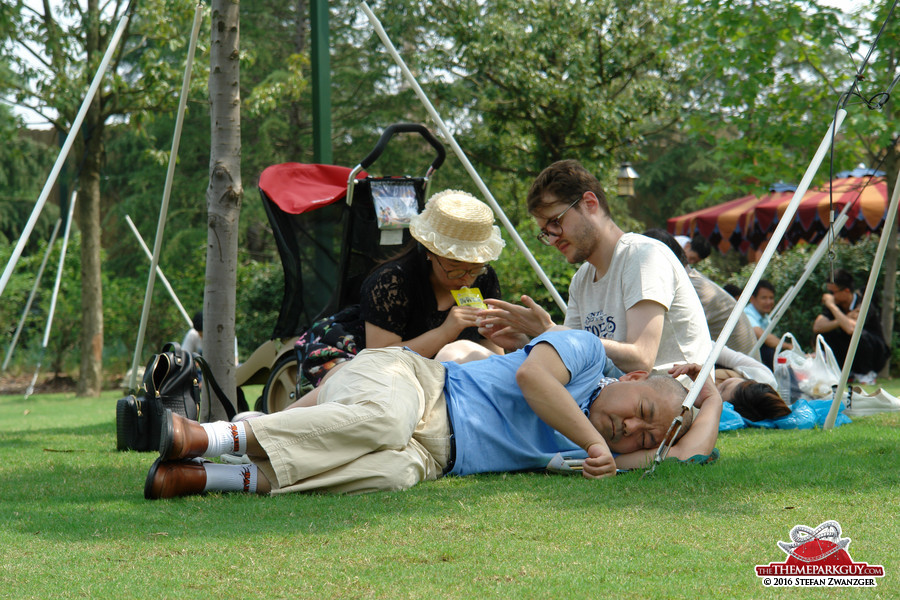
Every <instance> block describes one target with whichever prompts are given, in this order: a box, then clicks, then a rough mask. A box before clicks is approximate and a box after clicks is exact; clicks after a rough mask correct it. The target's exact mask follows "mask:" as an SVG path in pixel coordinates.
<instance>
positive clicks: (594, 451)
mask: <svg viewBox="0 0 900 600" xmlns="http://www.w3.org/2000/svg"><path fill="white" fill-rule="evenodd" d="M587 452H588V457H587V458H586V459H584V463H582V465H581V468H582V471H581V474H582V475H583V476H585V477H587V478H588V479H599V478H600V477H609V476H611V475H615V474H616V461H615V459H613V455H612V453H611V452H610V451H609V447H608V446H607V445H606V443H605V442H594V443H593V444H591V445H590V446H588V449H587Z"/></svg>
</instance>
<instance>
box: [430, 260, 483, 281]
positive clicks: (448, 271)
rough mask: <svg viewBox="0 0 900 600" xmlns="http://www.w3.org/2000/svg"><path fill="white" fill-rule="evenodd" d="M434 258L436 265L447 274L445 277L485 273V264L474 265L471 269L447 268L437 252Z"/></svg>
mask: <svg viewBox="0 0 900 600" xmlns="http://www.w3.org/2000/svg"><path fill="white" fill-rule="evenodd" d="M434 260H436V261H437V264H438V266H439V267H440V268H441V271H443V272H444V274H445V275H447V279H460V278H462V277H465V276H466V275H471V276H473V277H478V276H479V275H484V274H485V273H487V265H481V266H478V267H475V268H473V269H459V268H457V269H447V268H446V267H444V263H442V262H441V257H440V256H438V255H437V254H435V255H434Z"/></svg>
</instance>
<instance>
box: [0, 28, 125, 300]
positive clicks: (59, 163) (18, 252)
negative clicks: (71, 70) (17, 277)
mask: <svg viewBox="0 0 900 600" xmlns="http://www.w3.org/2000/svg"><path fill="white" fill-rule="evenodd" d="M127 24H128V17H127V16H123V17H122V19H121V20H120V21H119V26H118V27H116V31H115V33H113V36H112V39H110V41H109V47H108V48H107V49H106V54H104V55H103V60H102V61H100V66H99V67H97V74H96V75H95V76H94V80H93V81H92V82H91V86H90V87H89V88H88V92H87V95H86V96H85V97H84V102H82V103H81V109H80V110H79V111H78V115H77V116H76V117H75V120H74V121H73V122H72V127H71V128H70V129H69V135H68V136H66V141H65V142H64V143H63V147H62V149H61V150H60V151H59V156H58V157H57V158H56V164H54V165H53V169H52V170H51V171H50V176H49V177H47V183H45V184H44V189H43V190H42V191H41V195H40V196H39V197H38V200H37V202H36V203H35V205H34V210H32V211H31V217H29V219H28V222H27V223H26V224H25V229H24V230H23V231H22V235H20V236H19V242H18V243H17V244H16V247H15V249H14V250H13V253H12V256H10V257H9V262H7V263H6V268H5V269H4V271H3V275H2V276H0V296H2V295H3V290H5V289H6V284H7V283H9V278H10V277H11V276H12V272H13V269H15V268H16V263H18V262H19V258H20V257H21V256H22V250H24V248H25V244H26V243H27V242H28V238H29V237H30V236H31V232H32V231H33V230H34V226H35V224H36V223H37V220H38V217H39V216H40V215H41V211H42V210H43V208H44V204H46V203H47V198H48V197H49V196H50V191H51V190H52V189H53V186H54V185H55V184H56V179H57V177H59V172H60V171H61V170H62V167H63V164H65V162H66V158H68V156H69V150H71V149H72V144H73V143H75V136H76V135H77V134H78V131H79V130H80V129H81V123H82V122H83V121H84V117H85V115H86V114H87V111H88V108H89V107H90V105H91V102H92V101H93V99H94V96H95V95H96V94H97V89H98V88H99V87H100V83H101V82H102V81H103V75H104V74H105V73H106V69H107V68H108V67H109V63H110V60H112V55H113V51H114V50H115V49H116V46H118V45H119V38H121V37H122V34H123V33H124V31H125V26H126V25H127Z"/></svg>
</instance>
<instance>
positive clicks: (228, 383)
mask: <svg viewBox="0 0 900 600" xmlns="http://www.w3.org/2000/svg"><path fill="white" fill-rule="evenodd" d="M239 49H240V1H239V0H213V2H212V37H211V47H210V72H209V102H210V127H211V139H210V161H209V187H208V188H207V191H206V208H207V213H208V227H209V228H208V234H207V246H206V290H205V294H204V299H203V355H204V357H205V358H206V359H207V361H209V364H210V367H211V369H212V372H213V375H214V376H215V378H216V380H217V381H218V383H219V385H221V386H222V389H223V390H224V391H225V393H227V394H231V400H232V401H234V399H235V395H234V392H235V364H234V363H235V360H234V314H235V288H236V286H237V247H238V219H239V217H240V212H241V199H242V197H243V194H244V191H243V188H242V186H241V112H240V91H239V89H240V88H239V83H240V62H239V55H238V53H239ZM204 390H205V393H204V402H209V404H208V405H207V409H206V410H203V411H201V414H203V415H204V416H205V415H209V419H210V420H211V421H215V420H221V419H224V418H225V416H226V415H225V411H224V409H223V408H222V406H221V404H220V403H219V402H218V401H215V400H213V401H212V402H210V399H209V394H210V393H211V390H210V386H208V385H207V386H204Z"/></svg>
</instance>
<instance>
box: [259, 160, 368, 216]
mask: <svg viewBox="0 0 900 600" xmlns="http://www.w3.org/2000/svg"><path fill="white" fill-rule="evenodd" d="M351 170H352V169H350V168H349V167H339V166H337V165H306V164H302V163H282V164H280V165H272V166H271V167H268V168H266V169H265V170H264V171H263V172H262V174H261V175H260V176H259V189H261V190H262V191H263V192H265V194H266V196H268V197H269V199H270V200H272V202H274V203H275V204H276V205H277V206H278V208H280V209H281V210H283V211H284V212H286V213H289V214H292V215H299V214H303V213H305V212H307V211H309V210H315V209H316V208H319V207H320V206H325V205H328V204H331V203H333V202H336V201H338V200H340V199H342V198H344V197H345V196H346V195H347V178H349V177H350V171H351ZM365 177H366V173H365V171H360V172H359V173H358V174H357V176H356V178H357V179H363V178H365Z"/></svg>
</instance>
